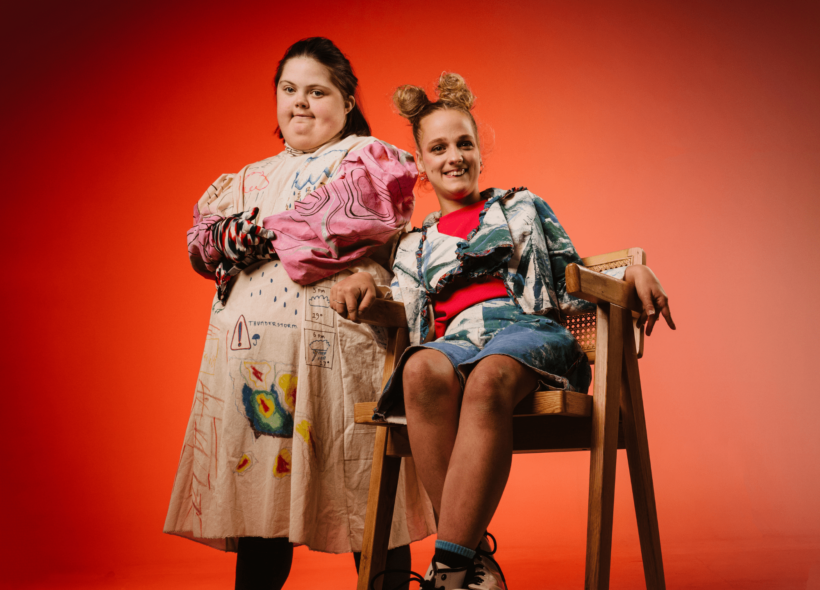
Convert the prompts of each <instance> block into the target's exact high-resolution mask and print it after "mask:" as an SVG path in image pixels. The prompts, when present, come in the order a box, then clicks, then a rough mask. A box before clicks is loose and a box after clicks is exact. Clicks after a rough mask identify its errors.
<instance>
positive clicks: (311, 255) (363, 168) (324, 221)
mask: <svg viewBox="0 0 820 590" xmlns="http://www.w3.org/2000/svg"><path fill="white" fill-rule="evenodd" d="M416 176H417V172H416V165H415V164H414V162H413V159H412V158H411V157H410V155H409V154H407V153H406V152H402V151H400V150H398V149H396V148H394V147H393V146H391V145H388V144H385V143H383V142H380V141H376V142H373V143H370V144H368V145H366V146H365V147H363V148H361V149H358V150H355V151H352V152H350V153H349V154H348V155H347V156H346V157H345V159H344V160H342V162H341V163H340V164H339V169H338V173H337V174H336V177H335V179H334V180H333V181H331V182H329V183H327V184H326V185H324V186H323V187H321V188H319V189H317V190H315V191H313V192H312V193H311V194H310V195H308V196H306V197H305V198H304V199H302V200H301V201H299V202H297V203H295V204H294V206H293V209H291V210H289V211H285V212H283V213H278V214H276V215H271V216H270V217H266V218H265V219H264V220H263V221H262V225H263V226H264V227H265V228H266V229H271V230H273V231H274V232H275V233H276V239H275V240H274V241H273V246H274V248H275V249H276V253H277V254H278V256H279V259H280V260H281V262H282V265H283V266H284V267H285V270H286V271H287V273H288V276H289V277H290V278H291V280H293V281H294V282H296V283H299V284H302V285H307V284H309V283H313V282H315V281H318V280H320V279H324V278H326V277H329V276H330V275H332V274H334V273H336V272H338V271H340V270H343V269H345V268H347V267H348V266H350V264H351V263H352V262H353V261H355V260H356V259H358V258H361V257H362V256H366V255H368V254H369V253H370V252H371V251H372V250H375V249H376V248H378V247H379V246H381V245H383V244H385V243H386V242H387V241H388V240H389V239H390V238H391V237H392V236H393V235H394V234H395V233H396V232H398V231H399V230H400V229H401V228H403V227H404V226H405V224H406V223H407V222H408V221H409V220H410V216H411V215H412V213H413V186H414V185H415V183H416Z"/></svg>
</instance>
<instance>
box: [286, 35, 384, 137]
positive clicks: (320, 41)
mask: <svg viewBox="0 0 820 590" xmlns="http://www.w3.org/2000/svg"><path fill="white" fill-rule="evenodd" d="M294 57H309V58H311V59H315V60H316V61H318V62H319V63H320V64H322V65H323V66H325V67H326V68H327V69H328V71H329V72H330V79H331V81H332V82H333V85H334V86H336V88H338V90H339V92H341V93H342V98H343V99H344V100H347V98H348V97H350V96H352V97H353V98H354V99H355V101H356V104H355V105H354V106H353V109H352V110H351V111H350V112H349V113H348V114H347V119H346V120H345V125H344V127H342V139H344V138H345V137H347V136H348V135H360V136H362V137H367V136H368V135H370V125H369V124H368V123H367V119H365V118H364V113H363V112H362V109H361V106H360V104H361V103H360V101H359V95H358V92H357V88H358V86H359V79H358V78H357V77H356V75H355V74H354V73H353V66H351V65H350V61H349V60H348V59H347V57H345V54H344V53H342V52H341V50H340V49H339V48H338V47H336V45H334V44H333V41H331V40H330V39H326V38H325V37H308V38H307V39H302V40H300V41H297V42H296V43H294V44H293V45H291V46H290V47H288V49H287V51H285V55H284V57H282V59H281V60H279V65H278V66H277V67H276V75H275V76H274V78H273V86H274V88H277V87H278V86H279V80H281V79H282V70H284V69H285V64H286V63H288V61H289V60H291V59H293V58H294ZM276 132H277V133H278V134H279V137H280V139H284V137H282V131H281V130H280V129H279V127H277V128H276Z"/></svg>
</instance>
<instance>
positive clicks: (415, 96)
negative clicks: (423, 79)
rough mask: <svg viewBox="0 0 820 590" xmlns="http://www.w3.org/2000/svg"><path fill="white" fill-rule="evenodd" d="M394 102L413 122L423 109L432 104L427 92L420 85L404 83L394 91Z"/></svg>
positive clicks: (405, 116)
mask: <svg viewBox="0 0 820 590" xmlns="http://www.w3.org/2000/svg"><path fill="white" fill-rule="evenodd" d="M393 104H395V105H396V108H397V109H398V110H399V114H400V115H401V116H402V117H404V118H405V119H410V121H411V122H412V121H413V120H414V119H415V118H416V117H418V116H419V114H420V113H421V111H422V110H423V109H424V107H426V106H427V105H428V104H430V99H429V98H427V93H426V92H425V91H424V88H421V87H420V86H412V85H410V84H404V85H402V86H399V87H398V88H396V91H395V92H394V93H393Z"/></svg>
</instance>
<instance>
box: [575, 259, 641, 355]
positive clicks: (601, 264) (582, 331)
mask: <svg viewBox="0 0 820 590" xmlns="http://www.w3.org/2000/svg"><path fill="white" fill-rule="evenodd" d="M581 262H583V264H584V266H585V267H587V268H588V269H590V270H594V271H596V272H601V271H604V270H608V269H610V268H618V267H621V266H631V265H633V264H646V252H644V251H643V249H642V248H628V249H627V250H618V251H617V252H610V253H609V254H600V255H598V256H590V257H588V258H582V259H581ZM633 316H636V314H634V313H633ZM636 322H637V316H636V317H633V318H632V327H633V329H634V331H635V345H636V347H637V349H638V358H641V356H642V355H643V328H641V329H638V328H637V327H636V325H635V324H636ZM595 324H596V321H595V312H592V313H582V314H578V315H571V316H567V318H566V320H565V321H564V327H566V329H567V330H569V331H570V333H571V334H572V335H573V336H575V338H576V339H577V340H578V342H579V343H580V344H581V348H582V349H583V351H584V352H585V353H586V355H587V358H588V359H589V362H590V363H594V362H595V337H596V332H597V330H596V325H595Z"/></svg>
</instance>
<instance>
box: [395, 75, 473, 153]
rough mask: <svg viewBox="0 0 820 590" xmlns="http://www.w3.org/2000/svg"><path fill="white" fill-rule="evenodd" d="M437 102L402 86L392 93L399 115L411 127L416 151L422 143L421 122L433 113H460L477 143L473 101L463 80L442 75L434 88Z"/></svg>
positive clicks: (418, 89)
mask: <svg viewBox="0 0 820 590" xmlns="http://www.w3.org/2000/svg"><path fill="white" fill-rule="evenodd" d="M436 97H437V98H436V101H435V102H433V101H431V100H430V99H429V98H428V97H427V93H426V92H425V91H424V88H421V87H420V86H411V85H409V84H404V85H403V86H399V87H398V88H396V91H395V92H394V93H393V104H395V105H396V108H397V109H398V110H399V114H400V115H401V116H402V117H404V118H405V119H407V120H408V121H410V125H411V126H412V127H413V139H415V141H416V147H418V146H419V140H420V139H421V122H422V120H423V119H424V118H425V117H427V116H429V115H431V114H433V113H434V112H436V111H443V110H446V109H453V110H457V111H461V112H463V113H464V114H466V115H467V116H468V117H470V122H471V123H472V124H473V131H474V132H475V134H476V139H478V125H476V122H475V118H474V117H473V114H472V113H471V112H470V111H472V110H473V106H474V105H475V100H476V97H475V95H474V94H473V93H472V91H471V90H470V87H469V86H467V83H466V82H465V81H464V78H462V77H461V76H459V75H458V74H455V73H452V72H443V73H442V74H441V76H440V77H439V79H438V84H437V85H436Z"/></svg>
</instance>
